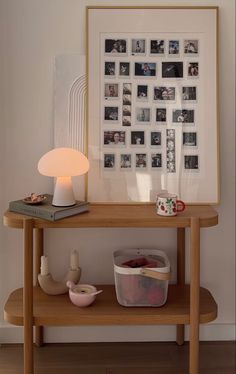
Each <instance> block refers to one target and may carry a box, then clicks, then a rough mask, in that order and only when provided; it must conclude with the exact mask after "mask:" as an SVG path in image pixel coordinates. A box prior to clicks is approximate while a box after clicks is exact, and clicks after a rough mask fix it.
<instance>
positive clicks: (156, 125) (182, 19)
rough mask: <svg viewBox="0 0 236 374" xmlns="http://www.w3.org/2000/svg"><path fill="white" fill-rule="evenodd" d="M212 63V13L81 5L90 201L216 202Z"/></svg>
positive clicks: (216, 138)
mask: <svg viewBox="0 0 236 374" xmlns="http://www.w3.org/2000/svg"><path fill="white" fill-rule="evenodd" d="M140 17H142V23H141V24H140V22H138V20H139V19H140ZM121 20H122V21H121ZM200 20H201V22H200ZM198 21H199V22H198ZM121 25H122V26H121ZM163 30H165V31H164V32H163ZM217 56H218V7H154V6H150V7H106V6H104V7H87V83H88V105H87V154H88V158H89V160H90V164H91V167H90V171H89V174H88V183H87V198H88V200H89V201H91V202H96V203H113V204H116V203H118V204H121V203H153V202H155V199H156V195H157V193H158V192H160V191H161V190H163V189H167V190H168V191H169V192H171V193H176V194H177V195H178V196H179V198H181V199H182V200H184V201H185V202H187V203H188V204H217V203H219V134H218V132H219V129H218V126H219V124H218V122H219V121H218V118H219V116H218V57H217Z"/></svg>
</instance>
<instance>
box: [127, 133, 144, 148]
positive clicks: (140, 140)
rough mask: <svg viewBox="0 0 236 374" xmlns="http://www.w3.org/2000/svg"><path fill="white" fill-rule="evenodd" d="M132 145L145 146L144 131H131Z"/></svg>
mask: <svg viewBox="0 0 236 374" xmlns="http://www.w3.org/2000/svg"><path fill="white" fill-rule="evenodd" d="M130 143H131V145H144V144H145V135H144V131H131V142H130Z"/></svg>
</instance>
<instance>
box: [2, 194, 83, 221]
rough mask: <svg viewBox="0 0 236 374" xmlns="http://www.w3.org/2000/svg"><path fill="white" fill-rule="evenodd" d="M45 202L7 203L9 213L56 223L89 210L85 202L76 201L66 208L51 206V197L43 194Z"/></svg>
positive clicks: (22, 201) (16, 201) (18, 201)
mask: <svg viewBox="0 0 236 374" xmlns="http://www.w3.org/2000/svg"><path fill="white" fill-rule="evenodd" d="M44 196H45V197H46V199H45V201H43V202H42V203H41V204H35V205H34V204H27V203H25V202H24V200H15V201H11V202H10V203H9V211H10V212H16V213H21V214H26V215H29V216H32V217H37V218H42V219H46V220H48V221H56V220H58V219H62V218H66V217H70V216H74V215H76V214H80V213H84V212H87V211H88V210H89V203H88V202H86V201H76V203H75V205H72V206H67V207H57V206H53V205H52V198H53V196H52V195H48V194H45V195H44Z"/></svg>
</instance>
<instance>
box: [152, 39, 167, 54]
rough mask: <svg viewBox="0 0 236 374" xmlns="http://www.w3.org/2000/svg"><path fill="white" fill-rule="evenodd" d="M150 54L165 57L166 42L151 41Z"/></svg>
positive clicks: (161, 40)
mask: <svg viewBox="0 0 236 374" xmlns="http://www.w3.org/2000/svg"><path fill="white" fill-rule="evenodd" d="M150 53H151V54H155V55H164V53H165V40H163V39H157V40H151V41H150Z"/></svg>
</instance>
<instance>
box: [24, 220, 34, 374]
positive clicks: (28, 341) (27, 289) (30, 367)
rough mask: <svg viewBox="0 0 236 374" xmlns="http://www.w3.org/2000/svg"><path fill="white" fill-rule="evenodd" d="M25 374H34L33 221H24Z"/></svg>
mask: <svg viewBox="0 0 236 374" xmlns="http://www.w3.org/2000/svg"><path fill="white" fill-rule="evenodd" d="M23 227H24V290H23V312H24V374H33V372H34V361H33V220H32V219H25V220H24V226H23Z"/></svg>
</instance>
